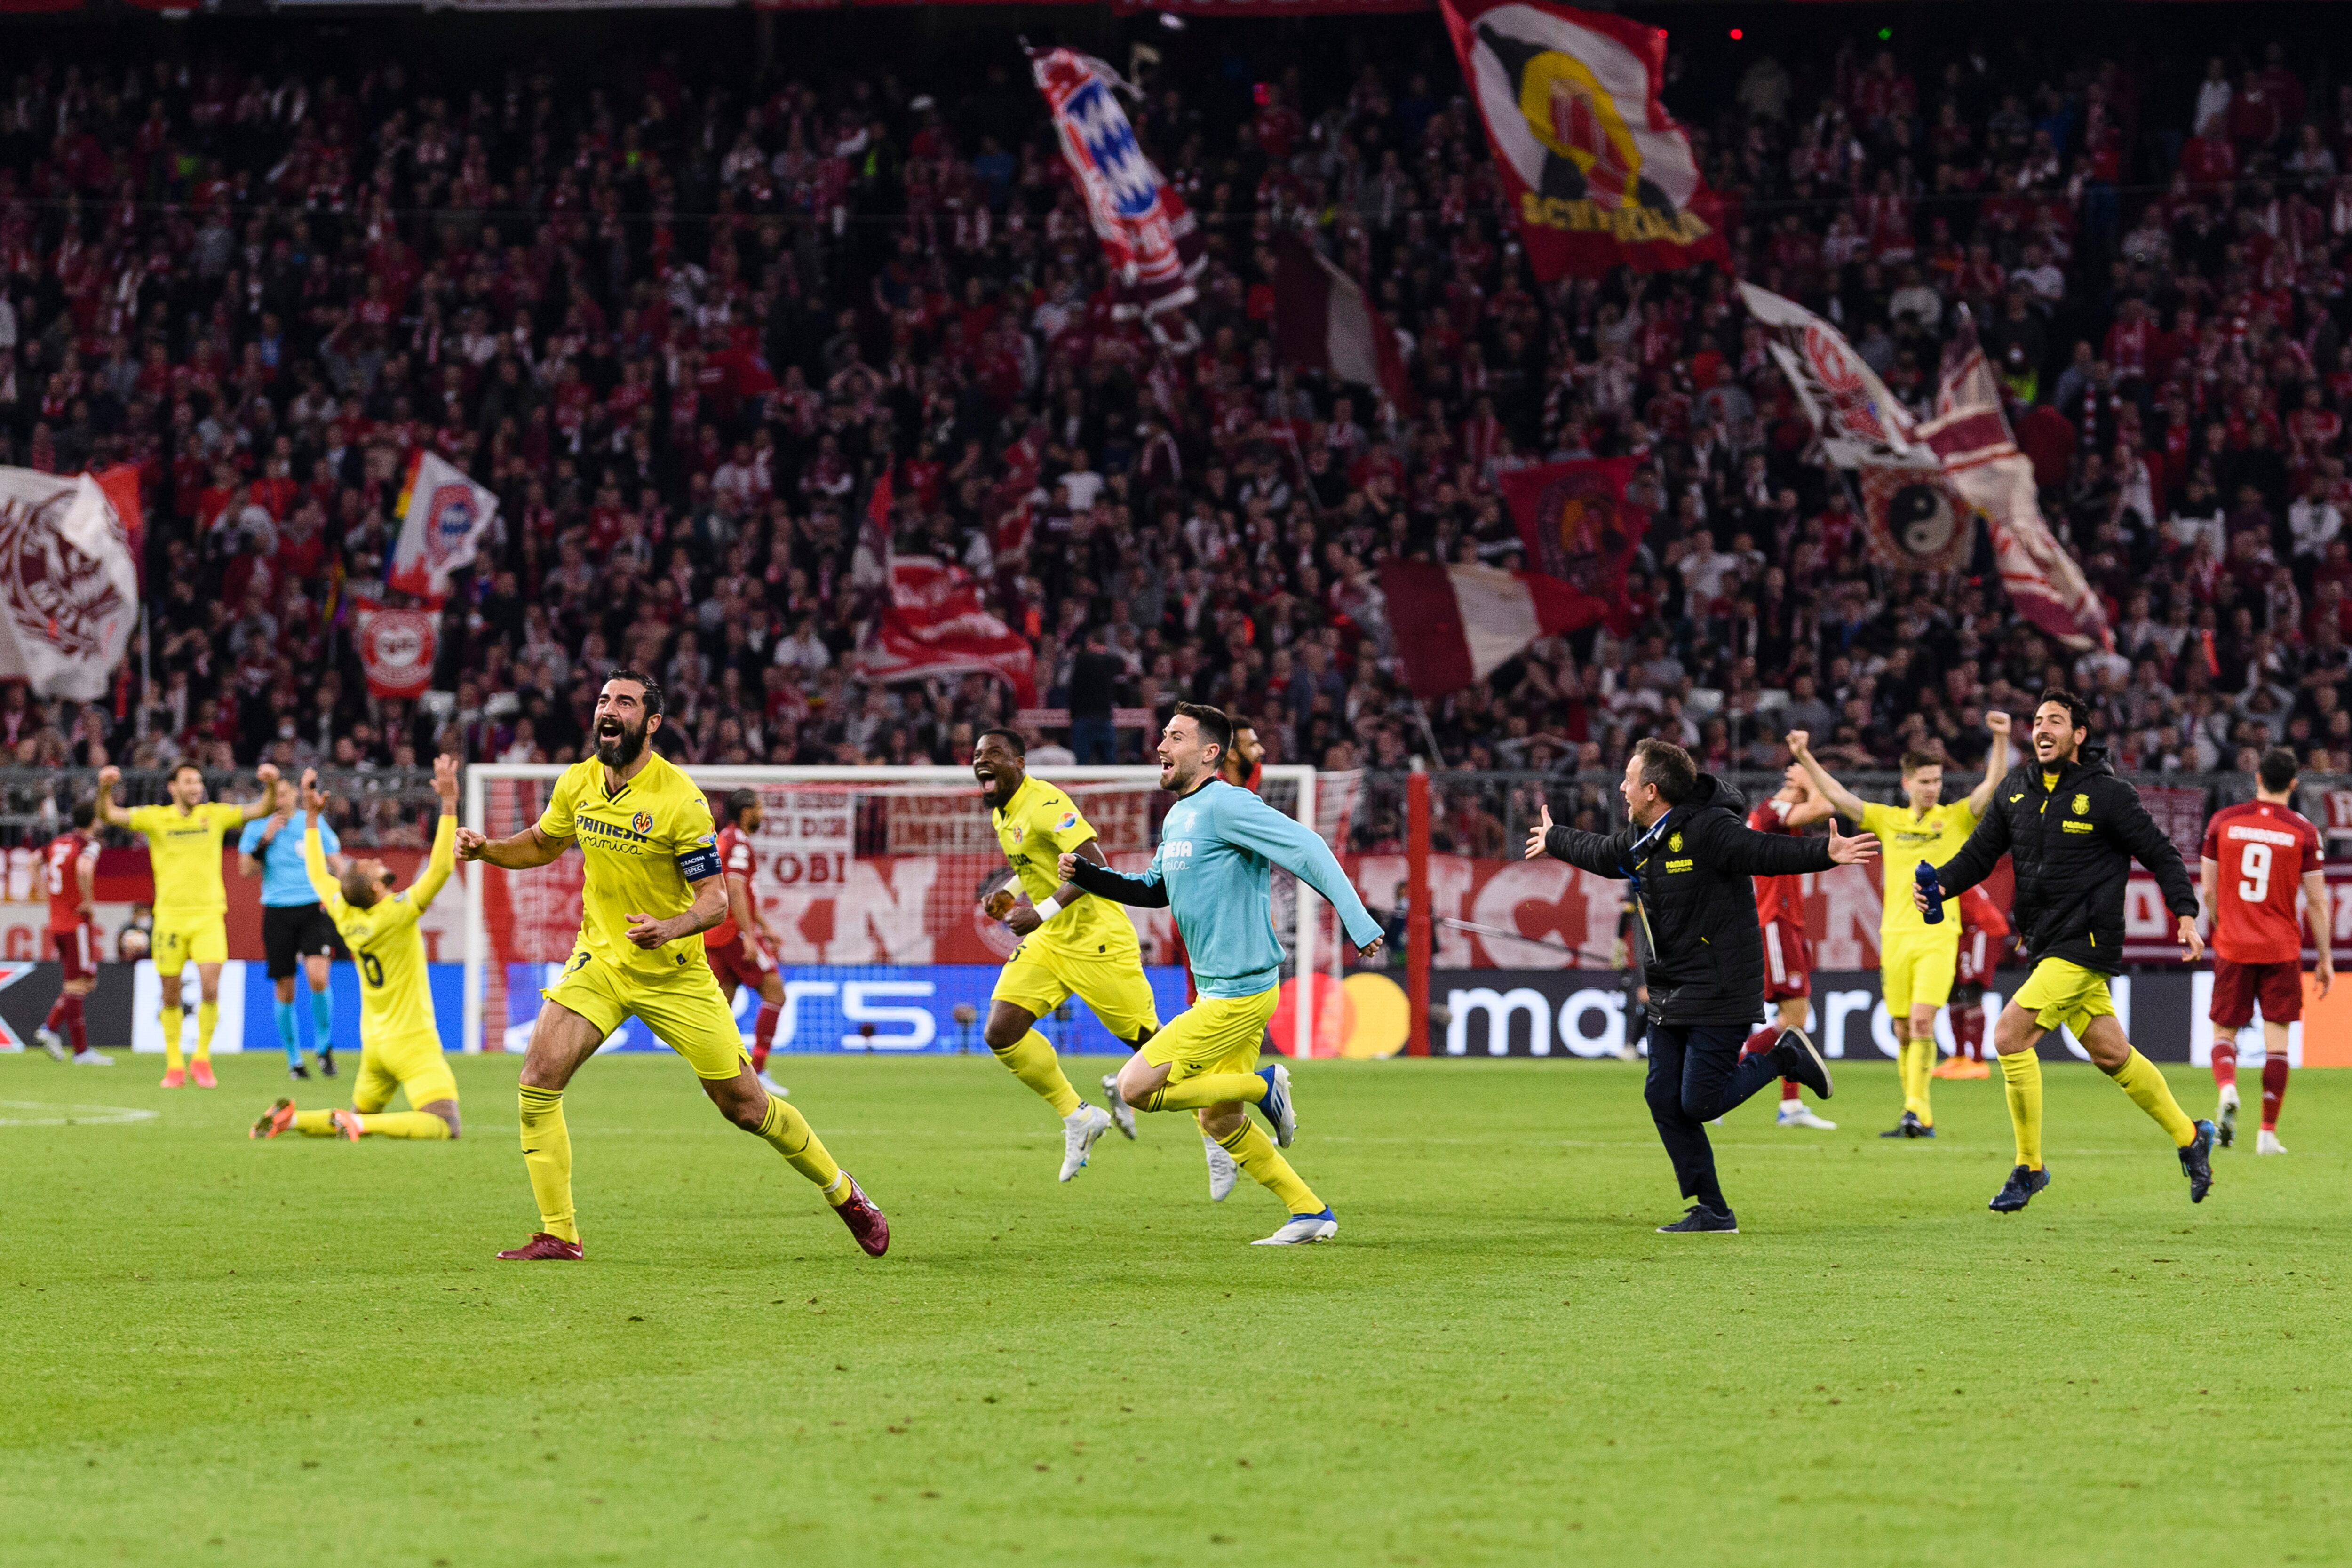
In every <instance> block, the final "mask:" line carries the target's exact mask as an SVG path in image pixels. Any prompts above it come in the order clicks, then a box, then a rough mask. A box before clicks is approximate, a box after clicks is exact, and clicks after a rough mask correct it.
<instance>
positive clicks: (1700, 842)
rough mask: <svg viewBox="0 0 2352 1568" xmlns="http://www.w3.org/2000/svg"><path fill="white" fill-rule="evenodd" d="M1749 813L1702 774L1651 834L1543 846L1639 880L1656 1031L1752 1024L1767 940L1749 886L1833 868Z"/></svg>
mask: <svg viewBox="0 0 2352 1568" xmlns="http://www.w3.org/2000/svg"><path fill="white" fill-rule="evenodd" d="M1746 809H1747V802H1745V801H1744V800H1742V799H1740V797H1739V792H1738V790H1736V789H1734V788H1732V787H1731V786H1730V785H1729V784H1725V783H1724V782H1723V781H1722V780H1720V779H1718V778H1717V777H1716V776H1715V775H1714V774H1713V773H1701V774H1699V775H1698V784H1697V786H1696V788H1694V789H1693V790H1692V791H1691V795H1690V798H1689V799H1688V800H1685V801H1684V802H1683V803H1682V804H1681V805H1677V806H1675V807H1674V808H1673V809H1672V810H1670V811H1668V812H1667V813H1666V815H1665V816H1662V817H1660V818H1658V820H1657V821H1655V822H1654V823H1652V824H1651V825H1650V826H1648V827H1647V828H1641V827H1632V826H1628V827H1623V828H1621V829H1619V830H1618V831H1617V832H1615V833H1612V834H1608V835H1606V836H1603V835H1601V834H1598V833H1580V832H1578V831H1577V830H1576V829H1575V828H1573V827H1555V828H1553V829H1552V830H1551V832H1550V833H1549V835H1548V836H1546V837H1545V839H1544V848H1545V850H1546V851H1547V852H1548V853H1549V854H1550V856H1551V857H1552V858H1554V859H1556V860H1565V861H1567V862H1568V863H1569V864H1570V865H1571V866H1574V867H1577V868H1580V869H1582V870H1586V871H1590V872H1591V873H1592V874H1593V875H1595V876H1597V877H1613V878H1615V879H1618V880H1620V881H1625V880H1629V879H1630V880H1634V881H1637V882H1638V883H1639V890H1640V893H1641V899H1642V907H1643V911H1644V912H1645V913H1646V914H1647V915H1648V917H1649V921H1650V938H1651V942H1650V949H1651V952H1652V955H1653V956H1652V957H1651V960H1650V963H1649V965H1648V968H1647V970H1646V972H1645V978H1646V979H1647V981H1648V983H1649V986H1650V1012H1651V1014H1652V1016H1654V1017H1655V1018H1656V1019H1657V1020H1658V1021H1659V1022H1660V1023H1662V1024H1667V1025H1675V1024H1743V1023H1748V1022H1752V1021H1753V1020H1754V1019H1755V1017H1756V1016H1757V1015H1758V1013H1759V1011H1760V1010H1761V1008H1762V1006H1763V1001H1764V937H1763V933H1762V931H1760V930H1759V929H1758V927H1757V924H1756V889H1755V887H1754V886H1753V884H1751V883H1750V882H1749V880H1748V879H1749V878H1751V877H1781V876H1788V875H1790V874H1792V873H1795V872H1801V871H1826V870H1828V869H1829V868H1830V864H1831V862H1830V849H1829V843H1828V841H1827V840H1826V839H1821V838H1794V837H1789V836H1788V835H1786V834H1779V833H1758V832H1756V831H1754V830H1753V829H1752V828H1750V827H1749V826H1748V824H1747V823H1746V822H1745V821H1744V820H1742V815H1743V813H1744V812H1745V811H1746Z"/></svg>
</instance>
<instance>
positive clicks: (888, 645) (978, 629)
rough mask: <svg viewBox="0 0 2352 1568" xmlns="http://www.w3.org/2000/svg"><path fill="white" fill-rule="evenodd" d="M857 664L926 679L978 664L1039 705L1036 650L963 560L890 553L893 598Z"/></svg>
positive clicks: (879, 675) (894, 676)
mask: <svg viewBox="0 0 2352 1568" xmlns="http://www.w3.org/2000/svg"><path fill="white" fill-rule="evenodd" d="M857 664H858V668H860V669H861V670H863V671H864V672H865V674H866V677H867V678H868V679H875V680H885V681H889V680H924V679H929V678H930V677H932V676H935V675H961V674H963V673H965V672H966V671H969V670H980V671H982V672H984V673H986V674H989V675H992V676H994V677H995V678H996V679H999V680H1002V681H1003V682H1004V683H1005V684H1006V685H1007V686H1010V687H1011V688H1012V689H1013V700H1015V701H1016V702H1018V703H1019V704H1020V705H1021V706H1022V707H1024V708H1034V707H1035V706H1036V705H1037V671H1036V666H1037V655H1036V650H1035V649H1034V648H1032V647H1030V646H1029V639H1028V638H1027V637H1023V636H1022V635H1021V634H1020V633H1018V632H1016V631H1014V630H1013V628H1012V627H1010V626H1006V625H1005V624H1004V623H1003V621H1002V620H999V619H998V618H997V617H996V616H994V615H992V614H991V613H990V612H989V610H988V608H987V606H986V605H982V603H981V602H980V595H979V593H978V591H977V590H975V589H974V588H973V586H972V583H971V577H970V576H969V575H968V574H966V573H965V572H964V571H963V569H962V568H961V567H959V566H950V565H949V564H948V563H946V562H944V561H937V560H934V559H932V558H931V557H930V556H928V555H894V556H892V557H891V558H890V603H889V605H888V606H887V607H886V608H885V609H884V610H883V612H882V615H881V618H880V620H879V622H878V624H877V626H876V629H875V634H874V640H873V643H872V644H871V646H869V647H866V648H864V649H862V650H861V651H860V652H859V654H858V656H857Z"/></svg>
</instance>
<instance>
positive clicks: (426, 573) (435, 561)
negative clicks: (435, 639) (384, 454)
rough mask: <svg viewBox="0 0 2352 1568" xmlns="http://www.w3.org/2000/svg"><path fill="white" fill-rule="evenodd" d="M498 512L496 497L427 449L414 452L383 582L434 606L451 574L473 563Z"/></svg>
mask: <svg viewBox="0 0 2352 1568" xmlns="http://www.w3.org/2000/svg"><path fill="white" fill-rule="evenodd" d="M498 515H499V498H498V497H497V496H495V495H492V494H491V493H490V492H489V491H488V490H487V489H483V488H482V487H481V486H480V485H478V484H476V483H475V482H474V481H473V480H471V479H467V477H466V475H465V473H464V472H463V471H462V470H461V469H459V468H456V467H455V466H453V465H452V464H449V463H447V462H445V461H443V460H442V459H441V458H437V457H436V456H434V455H433V454H432V453H430V452H419V453H417V454H416V456H415V457H414V458H410V459H409V463H408V479H407V481H406V484H405V486H404V488H403V489H402V490H401V492H400V542H399V543H398V544H397V545H395V546H394V550H393V554H392V565H391V569H390V570H389V571H387V572H386V573H385V574H384V581H385V582H386V583H388V584H390V585H391V586H393V587H394V588H397V589H399V590H400V591H401V592H402V593H404V594H414V595H415V596H416V597H418V598H420V599H423V600H425V602H427V603H428V604H436V605H437V604H439V603H440V602H441V601H442V600H443V599H445V598H446V597H448V595H449V578H450V575H451V574H453V573H455V572H457V571H458V570H460V569H461V568H463V567H467V566H471V565H472V564H473V563H474V553H475V552H476V551H477V550H478V549H479V548H480V547H481V542H482V541H483V540H484V539H485V538H487V537H488V534H489V529H490V523H491V521H492V520H493V519H495V518H496V517H497V516H498Z"/></svg>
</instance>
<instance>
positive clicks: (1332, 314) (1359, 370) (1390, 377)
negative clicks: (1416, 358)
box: [1274, 235, 1421, 417]
mask: <svg viewBox="0 0 2352 1568" xmlns="http://www.w3.org/2000/svg"><path fill="white" fill-rule="evenodd" d="M1275 256H1276V259H1275V268H1274V347H1275V353H1276V354H1278V355H1280V356H1281V359H1282V363H1285V364H1287V365H1295V366H1297V368H1298V369H1300V370H1318V371H1321V372H1322V373H1323V374H1325V375H1328V376H1329V377H1330V378H1331V379H1332V380H1333V381H1347V382H1353V383H1354V384H1357V385H1358V386H1372V387H1378V388H1379V389H1380V390H1381V391H1382V392H1385V393H1387V394H1388V396H1389V401H1390V402H1391V403H1393V404H1395V405H1396V406H1397V410H1398V412H1399V413H1402V414H1403V415H1405V416H1408V417H1410V416H1413V415H1415V414H1418V413H1419V412H1420V410H1421V399H1420V397H1419V396H1418V395H1416V394H1415V393H1414V392H1413V389H1412V380H1411V379H1410V378H1409V377H1407V375H1406V374H1405V368H1404V354H1403V352H1402V349H1401V348H1400V347H1399V345H1398V343H1397V335H1396V330H1395V329H1394V328H1393V327H1391V326H1390V325H1389V323H1388V322H1387V321H1383V320H1382V319H1381V313H1380V312H1379V311H1378V310H1373V309H1372V302H1371V301H1370V300H1367V299H1366V298H1364V290H1363V289H1362V288H1361V287H1360V286H1359V285H1358V284H1357V282H1356V280H1355V279H1352V278H1350V277H1349V276H1348V275H1347V274H1346V273H1344V272H1342V271H1340V270H1339V268H1336V267H1334V266H1332V265H1331V263H1330V262H1328V261H1327V260H1325V259H1324V258H1323V257H1322V256H1320V255H1318V253H1317V251H1316V249H1315V247H1313V246H1311V245H1309V244H1307V242H1306V241H1305V240H1304V239H1301V238H1299V237H1297V235H1285V236H1284V237H1283V238H1282V243H1281V246H1280V248H1279V249H1277V250H1276V253H1275Z"/></svg>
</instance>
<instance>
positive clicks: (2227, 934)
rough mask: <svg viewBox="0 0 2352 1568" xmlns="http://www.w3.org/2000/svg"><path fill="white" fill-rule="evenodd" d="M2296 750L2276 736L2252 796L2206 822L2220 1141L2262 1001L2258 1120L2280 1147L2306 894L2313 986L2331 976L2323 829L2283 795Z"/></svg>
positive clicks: (2264, 1139) (2205, 884)
mask: <svg viewBox="0 0 2352 1568" xmlns="http://www.w3.org/2000/svg"><path fill="white" fill-rule="evenodd" d="M2294 786H2295V762H2294V752H2290V751H2288V750H2287V749H2286V748H2285V747H2284V746H2273V747H2272V748H2271V749H2270V750H2269V751H2267V752H2263V758H2262V761H2261V762H2260V763H2257V764H2256V765H2255V769H2254V798H2253V799H2252V800H2249V801H2241V802H2240V803H2239V804H2238V805H2230V806H2224V807H2222V808H2221V810H2220V811H2217V812H2215V813H2214V814H2213V818H2212V820H2211V821H2210V822H2208V823H2207V824H2206V825H2205V843H2204V846H2203V847H2202V848H2201V849H2200V850H2199V852H2198V858H2197V868H2198V880H2199V882H2200V891H2202V892H2203V894H2204V896H2205V907H2206V909H2207V910H2210V911H2211V912H2212V916H2213V1012H2212V1018H2213V1082H2214V1084H2215V1085H2216V1086H2217V1087H2218V1088H2219V1089H2221V1109H2220V1110H2217V1111H2216V1112H2214V1115H2213V1121H2214V1123H2215V1125H2216V1127H2217V1128H2218V1129H2219V1135H2220V1139H2221V1147H2222V1148H2224V1149H2227V1148H2228V1147H2230V1145H2231V1144H2232V1143H2234V1142H2237V1140H2238V1035H2239V1032H2240V1031H2241V1030H2242V1029H2244V1028H2245V1026H2247V1025H2248V1024H2251V1023H2252V1022H2253V1020H2254V1003H2255V1001H2256V1000H2257V999H2258V998H2259V999H2260V1001H2261V1003H2262V1007H2263V1127H2262V1132H2261V1134H2260V1135H2259V1136H2258V1137H2257V1138H2256V1139H2255V1140H2254V1152H2255V1153H2257V1154H2284V1153H2285V1152H2286V1145H2284V1144H2283V1143H2281V1142H2279V1140H2278V1115H2279V1102H2280V1101H2281V1100H2284V1099H2285V1098H2286V1073H2287V1062H2286V1030H2287V1026H2288V1025H2289V1024H2292V1023H2294V1021H2295V1020H2296V1019H2298V1018H2300V1017H2302V1016H2303V931H2302V930H2301V929H2300V926H2299V923H2298V922H2297V921H2296V919H2295V907H2294V906H2295V896H2296V895H2297V894H2298V893H2300V894H2301V895H2302V897H2303V914H2304V919H2305V920H2306V921H2309V922H2310V925H2311V942H2312V945H2313V946H2315V947H2316V948H2317V949H2318V950H2319V971H2318V973H2319V994H2321V995H2322V996H2325V995H2326V994H2327V992H2328V988H2329V987H2330V986H2332V985H2333V984H2335V983H2336V954H2335V952H2333V950H2332V949H2331V948H2330V946H2329V944H2328V934H2329V926H2330V923H2331V922H2330V921H2329V919H2328V914H2327V875H2326V872H2324V871H2322V870H2321V869H2320V851H2319V829H2318V828H2316V827H2315V826H2312V823H2311V821H2310V819H2309V818H2308V817H2305V816H2303V815H2302V814H2301V813H2300V812H2298V811H2296V810H2295V809H2294V807H2293V806H2291V805H2288V804H2287V803H2288V802H2289V801H2291V800H2293V799H2294Z"/></svg>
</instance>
